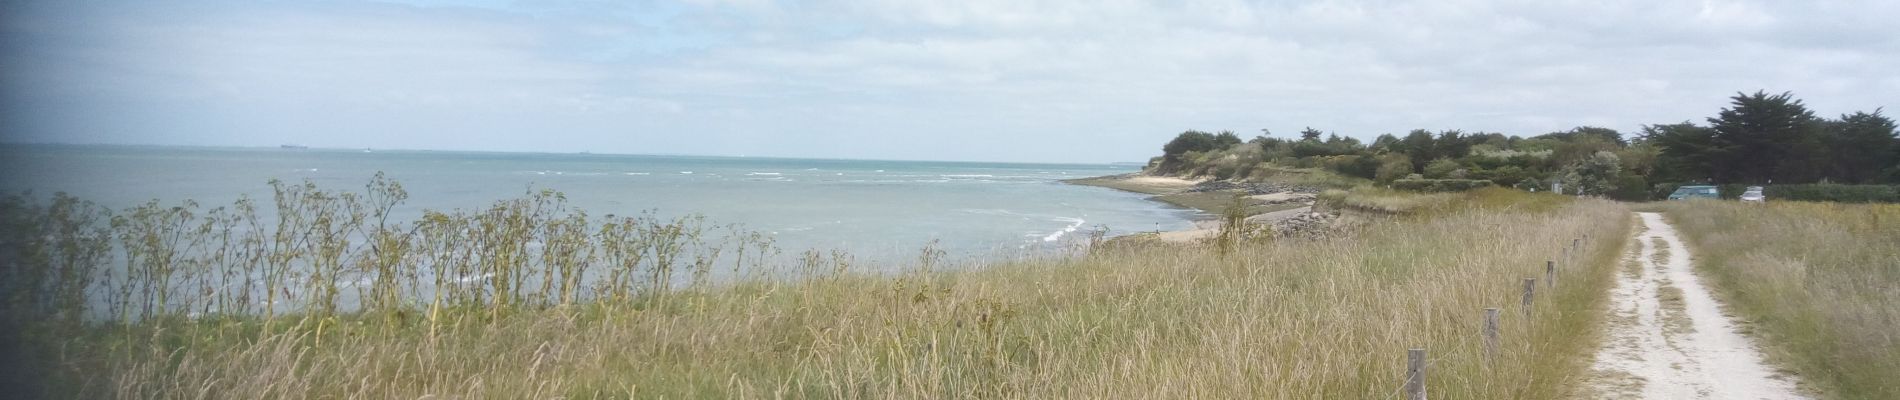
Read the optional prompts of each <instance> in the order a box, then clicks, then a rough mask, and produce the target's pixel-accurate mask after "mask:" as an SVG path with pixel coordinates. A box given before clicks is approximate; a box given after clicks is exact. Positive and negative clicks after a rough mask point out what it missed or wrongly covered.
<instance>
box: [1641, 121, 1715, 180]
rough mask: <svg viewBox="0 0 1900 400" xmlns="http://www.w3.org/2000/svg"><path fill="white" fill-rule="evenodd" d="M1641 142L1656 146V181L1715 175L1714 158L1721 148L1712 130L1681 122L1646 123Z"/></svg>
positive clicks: (1708, 177)
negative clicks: (1664, 123)
mask: <svg viewBox="0 0 1900 400" xmlns="http://www.w3.org/2000/svg"><path fill="white" fill-rule="evenodd" d="M1640 140H1641V142H1643V143H1645V144H1649V145H1653V146H1656V150H1657V157H1656V175H1657V176H1656V178H1658V179H1651V180H1652V181H1657V182H1668V181H1677V182H1683V181H1700V180H1704V179H1710V178H1713V177H1714V176H1715V170H1716V168H1717V166H1716V158H1717V157H1718V154H1719V153H1721V151H1722V149H1721V148H1719V147H1718V145H1717V144H1716V142H1715V131H1714V130H1710V129H1709V128H1705V127H1700V126H1696V125H1695V124H1692V123H1689V122H1688V121H1683V122H1682V123H1677V124H1666V125H1645V126H1643V134H1642V135H1641V136H1640Z"/></svg>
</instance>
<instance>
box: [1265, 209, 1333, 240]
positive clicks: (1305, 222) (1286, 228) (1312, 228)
mask: <svg viewBox="0 0 1900 400" xmlns="http://www.w3.org/2000/svg"><path fill="white" fill-rule="evenodd" d="M1338 218H1339V214H1338V213H1334V212H1324V211H1312V212H1306V213H1301V214H1300V215H1295V216H1292V217H1288V218H1286V219H1282V220H1279V221H1275V222H1274V223H1273V232H1274V233H1275V234H1276V235H1278V236H1279V237H1290V238H1307V239H1318V238H1323V237H1325V236H1327V235H1329V234H1331V233H1332V232H1333V229H1332V228H1333V220H1335V219H1338Z"/></svg>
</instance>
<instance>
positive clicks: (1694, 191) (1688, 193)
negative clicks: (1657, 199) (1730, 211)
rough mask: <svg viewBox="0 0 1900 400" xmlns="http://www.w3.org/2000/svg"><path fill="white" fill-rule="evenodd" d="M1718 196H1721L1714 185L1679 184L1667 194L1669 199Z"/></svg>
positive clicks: (1712, 197) (1716, 197)
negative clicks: (1673, 191)
mask: <svg viewBox="0 0 1900 400" xmlns="http://www.w3.org/2000/svg"><path fill="white" fill-rule="evenodd" d="M1719 198H1722V196H1721V195H1719V194H1717V193H1716V191H1715V186H1681V187H1677V188H1676V192H1675V193H1670V194H1669V199H1670V200H1688V199H1719Z"/></svg>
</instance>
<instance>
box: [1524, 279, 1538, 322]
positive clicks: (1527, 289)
mask: <svg viewBox="0 0 1900 400" xmlns="http://www.w3.org/2000/svg"><path fill="white" fill-rule="evenodd" d="M1536 294H1537V278H1524V316H1525V317H1529V316H1531V296H1533V295H1536Z"/></svg>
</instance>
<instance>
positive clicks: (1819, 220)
mask: <svg viewBox="0 0 1900 400" xmlns="http://www.w3.org/2000/svg"><path fill="white" fill-rule="evenodd" d="M1652 207H1660V208H1661V209H1662V210H1664V211H1665V212H1667V213H1668V214H1667V215H1668V216H1669V218H1670V219H1671V220H1672V221H1673V223H1674V224H1675V226H1677V227H1678V228H1680V229H1681V231H1682V232H1683V233H1684V234H1685V235H1687V237H1688V240H1689V241H1690V243H1691V244H1692V245H1694V246H1695V247H1696V251H1695V254H1697V263H1696V266H1697V268H1698V269H1699V271H1700V272H1701V273H1703V274H1705V276H1708V277H1709V278H1711V280H1712V282H1713V286H1715V287H1716V288H1717V289H1718V293H1719V295H1720V296H1721V297H1722V298H1723V299H1724V300H1725V301H1726V302H1727V303H1728V305H1729V308H1730V311H1731V312H1734V313H1736V314H1738V316H1739V317H1741V318H1743V319H1745V320H1747V321H1748V324H1747V325H1746V326H1747V327H1748V328H1749V329H1752V330H1753V333H1755V334H1757V335H1759V336H1762V337H1763V338H1764V339H1765V340H1764V341H1763V342H1764V343H1765V344H1766V347H1768V350H1769V351H1768V353H1769V355H1770V357H1771V358H1772V359H1773V360H1774V361H1776V362H1777V363H1779V364H1782V365H1786V366H1789V367H1791V368H1792V369H1793V370H1794V372H1795V373H1797V374H1799V375H1800V376H1801V377H1802V379H1803V380H1804V381H1805V382H1807V383H1809V384H1812V385H1815V386H1816V387H1815V388H1814V389H1817V390H1819V391H1821V392H1823V393H1825V394H1827V395H1829V396H1830V397H1834V398H1842V399H1874V398H1886V399H1891V398H1900V379H1895V378H1894V377H1897V376H1900V336H1896V335H1895V334H1894V332H1897V331H1900V205H1846V204H1833V203H1799V202H1777V203H1771V204H1767V205H1746V204H1739V203H1734V202H1717V201H1693V202H1675V203H1669V204H1662V205H1655V206H1652Z"/></svg>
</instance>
